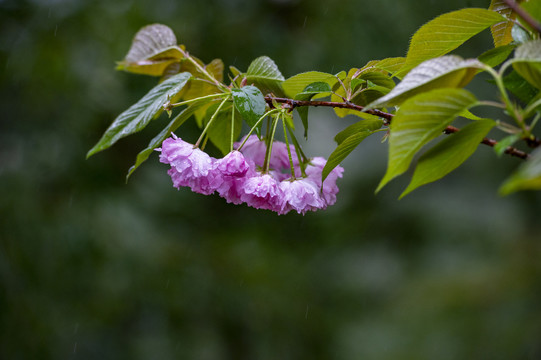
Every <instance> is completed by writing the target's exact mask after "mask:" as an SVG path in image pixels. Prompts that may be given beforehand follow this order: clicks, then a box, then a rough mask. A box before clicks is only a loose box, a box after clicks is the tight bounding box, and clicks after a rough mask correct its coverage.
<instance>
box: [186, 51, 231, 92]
mask: <svg viewBox="0 0 541 360" xmlns="http://www.w3.org/2000/svg"><path fill="white" fill-rule="evenodd" d="M180 51H182V55H184V57H185V58H186V59H188V61H190V62H191V63H192V64H193V65H194V66H195V67H196V68H197V70H199V71H200V72H201V73H203V74H204V75H205V76H206V77H207V78H208V79H209V80H210V81H212V82H213V83H214V85H216V86H217V87H218V88H219V89H221V90H224V91H229V88H228V87H227V86H225V85H224V84H222V83H221V82H219V81H218V80H216V78H215V77H214V76H212V75H211V74H210V73H209V72H208V71H207V69H205V68H204V67H202V66H201V64H199V63H198V62H197V61H196V60H195V59H194V58H193V57H191V56H190V54H189V53H188V52H187V51H184V50H182V49H181V50H180Z"/></svg>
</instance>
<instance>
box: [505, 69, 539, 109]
mask: <svg viewBox="0 0 541 360" xmlns="http://www.w3.org/2000/svg"><path fill="white" fill-rule="evenodd" d="M503 84H504V86H505V88H506V89H507V90H509V91H510V92H511V93H512V94H513V95H515V96H516V97H517V98H518V99H519V100H520V101H522V102H524V103H528V102H530V101H531V100H532V99H533V98H534V97H535V96H536V95H537V93H538V92H539V90H537V89H536V88H534V87H533V86H532V85H530V83H529V82H528V81H526V80H525V79H524V78H523V77H521V76H520V75H519V74H518V72H516V71H511V72H510V73H509V74H508V75H506V76H504V78H503Z"/></svg>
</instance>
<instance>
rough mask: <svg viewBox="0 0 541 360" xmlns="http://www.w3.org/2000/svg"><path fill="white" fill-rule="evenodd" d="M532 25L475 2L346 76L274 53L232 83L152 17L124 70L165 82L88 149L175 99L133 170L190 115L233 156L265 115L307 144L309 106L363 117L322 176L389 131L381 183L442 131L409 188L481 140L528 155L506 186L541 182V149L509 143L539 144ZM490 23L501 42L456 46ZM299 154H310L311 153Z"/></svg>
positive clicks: (234, 75) (534, 1) (447, 167)
mask: <svg viewBox="0 0 541 360" xmlns="http://www.w3.org/2000/svg"><path fill="white" fill-rule="evenodd" d="M521 7H522V8H523V9H524V10H525V11H526V12H527V13H528V14H530V16H531V17H532V18H533V19H538V20H541V0H530V1H523V2H522V3H521ZM534 25H535V24H533V25H532V21H524V20H523V19H522V18H519V17H517V16H516V14H515V12H514V11H512V9H511V7H510V5H509V1H502V0H492V1H491V4H490V7H489V8H488V9H479V8H466V9H462V10H458V11H453V12H450V13H446V14H443V15H441V16H439V17H437V18H435V19H433V20H432V21H429V22H428V23H427V24H425V25H424V26H422V27H421V28H420V29H419V30H418V31H417V32H416V33H415V34H414V35H413V37H412V39H411V43H410V47H409V50H408V53H407V55H406V57H394V58H387V59H383V60H375V61H369V62H368V63H367V64H366V65H365V66H363V67H360V68H353V69H350V70H349V71H347V72H346V71H342V72H340V73H338V74H329V73H324V72H318V71H309V72H305V73H301V74H297V75H294V76H292V77H290V78H288V79H285V78H284V77H283V76H282V74H281V72H280V71H279V69H278V67H277V66H276V64H275V63H274V61H273V60H271V59H270V58H268V57H266V56H263V57H259V58H257V59H255V60H254V61H253V62H252V63H251V64H250V66H249V67H248V69H247V70H246V71H245V72H242V71H240V70H238V69H236V68H234V67H230V68H229V70H230V75H229V85H226V84H225V82H224V78H223V72H224V65H223V63H222V61H221V60H219V59H215V60H213V61H211V62H210V63H209V64H205V63H204V62H202V61H201V60H199V59H197V58H196V57H194V56H191V55H190V54H189V53H188V52H187V51H186V49H185V47H184V46H183V45H178V44H177V40H176V37H175V35H174V34H173V32H172V31H171V29H169V28H168V27H167V26H164V25H160V24H154V25H149V26H147V27H144V28H143V29H141V30H140V31H139V32H138V33H137V35H136V36H135V38H134V40H133V43H132V46H131V48H130V51H129V53H128V54H127V56H126V58H125V59H124V60H123V61H122V62H120V63H119V64H118V69H120V70H125V71H129V72H133V73H139V74H146V75H152V76H158V77H159V78H160V82H159V84H158V85H157V86H156V87H154V88H153V89H152V90H150V91H149V92H148V93H147V94H146V95H145V96H144V97H143V98H142V99H140V100H139V101H138V102H137V103H136V104H134V105H133V106H131V107H130V108H129V109H128V110H126V111H125V112H123V113H122V114H120V115H119V116H118V117H117V118H116V119H115V120H114V122H113V123H112V124H111V126H110V127H109V128H108V129H107V130H106V132H105V133H104V135H103V137H102V138H101V139H100V140H99V141H98V143H97V144H96V145H95V146H94V147H93V148H92V149H91V150H90V151H89V152H88V156H91V155H93V154H95V153H97V152H99V151H101V150H104V149H107V148H108V147H110V146H111V145H113V144H114V143H115V142H116V141H117V140H119V139H120V138H122V137H125V136H128V135H130V134H133V133H135V132H138V131H140V130H142V129H143V128H144V127H145V126H146V125H147V124H148V123H149V122H150V121H152V120H153V119H155V118H157V117H158V116H159V115H160V114H161V113H162V112H164V111H165V112H167V113H168V114H169V117H172V113H173V111H174V110H175V108H177V107H180V108H181V110H180V112H179V113H178V114H176V115H175V116H174V117H172V119H171V121H170V122H169V123H168V124H167V125H166V126H165V127H164V128H163V130H162V131H161V132H160V133H159V134H158V135H156V136H155V137H154V138H153V139H152V140H151V141H150V143H149V144H148V145H147V147H146V148H145V149H143V150H142V151H141V152H140V153H139V154H138V155H137V159H136V161H135V164H134V165H133V167H132V168H131V169H130V171H129V174H128V176H129V175H131V174H132V173H133V171H135V169H137V168H138V167H139V166H140V165H141V164H142V163H143V162H144V161H145V160H146V159H147V158H148V157H149V155H150V154H151V152H152V151H153V149H155V148H157V147H159V146H160V145H161V143H162V142H163V140H165V139H166V138H167V137H168V136H169V135H170V134H171V132H173V131H175V130H176V129H177V128H178V127H179V126H180V125H182V124H183V123H184V122H185V121H186V120H188V119H190V118H192V117H193V118H194V119H195V121H196V122H197V124H198V125H199V126H200V127H201V128H202V129H203V131H202V135H201V138H200V139H199V140H198V141H197V143H196V146H202V147H204V145H205V144H206V142H207V140H210V141H211V142H212V143H213V144H214V145H215V146H216V147H217V148H218V149H219V150H220V151H222V152H223V153H224V154H226V153H228V152H229V151H231V150H232V149H233V143H234V142H235V141H236V140H237V139H238V138H239V137H240V135H241V128H242V125H243V122H244V123H245V124H247V126H248V127H249V128H250V132H256V133H257V134H258V135H259V136H264V135H263V126H262V125H263V124H264V121H265V119H266V120H267V127H266V128H267V133H266V136H267V138H268V137H270V138H272V137H273V136H274V132H275V130H276V125H277V123H278V121H280V120H281V121H282V122H283V125H284V135H285V137H286V140H287V138H288V134H289V135H290V137H291V139H292V141H293V144H294V145H295V146H296V147H298V142H297V140H296V139H295V136H294V133H293V130H294V121H293V116H292V113H293V111H294V110H295V111H296V112H297V113H298V115H299V118H300V120H301V122H302V125H303V127H304V134H305V136H307V132H308V123H309V121H308V109H309V106H330V107H332V108H333V110H334V112H335V113H336V115H337V116H339V117H344V116H346V115H355V116H357V117H359V118H360V120H359V121H358V122H357V123H355V124H353V125H351V126H349V127H347V128H346V129H345V130H343V131H342V132H340V133H339V134H337V135H336V137H335V140H336V142H337V148H336V150H335V151H334V152H333V153H332V154H331V155H330V157H329V160H328V162H327V165H326V167H325V169H324V171H323V178H325V177H326V176H327V175H328V174H329V172H330V171H331V170H332V169H333V168H334V167H335V166H337V165H338V164H339V163H340V162H341V161H343V160H344V158H345V157H346V156H348V155H349V154H350V153H351V151H352V150H353V149H354V148H355V147H356V146H357V145H359V144H360V143H361V142H362V141H363V140H364V139H365V138H367V137H368V136H370V135H372V134H375V133H377V132H380V131H385V132H386V136H388V140H389V159H388V166H387V172H386V173H385V176H384V177H383V179H382V180H381V182H380V184H379V186H378V189H377V190H376V191H379V190H380V189H381V188H382V187H384V186H385V185H386V184H387V183H388V182H389V181H391V180H392V179H393V178H395V177H397V176H399V175H401V174H403V173H404V172H406V171H407V170H408V169H409V168H410V166H411V164H412V162H413V160H414V158H415V157H416V155H418V153H419V152H420V151H421V150H422V149H424V148H425V147H426V145H427V144H428V143H429V142H431V141H432V140H434V139H435V138H437V137H439V136H444V138H443V139H442V140H441V141H439V142H437V144H436V145H434V146H432V147H430V148H429V149H428V150H427V151H425V152H424V153H423V154H422V155H421V156H420V157H419V159H418V161H417V162H416V166H415V171H414V173H413V177H412V180H411V182H410V184H409V186H408V187H407V188H406V189H405V191H404V192H403V193H402V195H401V196H404V195H406V194H408V193H409V192H411V191H412V190H414V189H416V188H417V187H419V186H421V185H424V184H427V183H430V182H432V181H435V180H438V179H440V178H442V177H443V176H445V175H447V174H448V173H449V172H451V171H453V170H454V169H456V168H457V167H458V166H459V165H461V164H462V163H463V162H464V161H465V160H466V159H467V158H469V157H470V156H471V155H472V154H473V153H474V152H475V150H476V149H477V147H478V145H479V144H480V143H485V144H488V145H490V146H493V147H494V149H495V151H496V153H497V154H498V155H501V154H503V153H508V154H511V155H515V156H519V157H522V158H523V159H525V160H526V161H525V162H524V163H523V164H522V165H521V166H520V167H519V169H518V170H517V171H516V172H515V173H514V174H512V175H511V176H510V178H509V179H508V180H507V181H506V182H505V183H504V184H503V185H502V187H501V189H500V193H501V194H509V193H511V192H514V191H517V190H523V189H541V150H533V151H532V153H531V154H530V153H528V152H525V151H522V150H518V149H516V148H515V147H512V146H515V145H514V144H515V143H524V144H526V145H529V146H530V147H532V148H536V147H539V145H541V142H540V141H539V140H538V139H537V138H536V137H535V135H534V132H533V130H534V127H535V125H536V123H537V121H538V119H539V117H541V93H540V89H541V40H540V39H539V32H538V30H537V29H536V27H535V26H534ZM489 28H490V30H491V32H492V37H493V40H494V48H493V49H491V50H489V51H487V52H484V53H483V54H481V55H480V56H479V57H477V58H473V59H463V58H461V57H459V56H457V55H448V54H449V53H450V52H452V51H453V50H455V49H456V48H458V47H459V46H460V45H462V44H463V43H465V42H466V41H468V40H469V39H470V38H472V37H474V36H475V35H477V34H479V33H480V32H482V31H484V30H487V29H489ZM482 72H485V73H488V74H489V75H490V76H491V78H492V81H493V83H494V84H495V89H496V93H497V95H498V96H497V101H486V100H479V99H477V97H476V96H475V95H474V94H472V93H471V92H470V91H468V90H466V89H464V87H465V86H466V85H467V84H468V83H469V82H470V81H471V80H472V79H473V78H474V77H475V76H477V75H478V74H479V73H482ZM479 106H489V107H496V108H498V109H500V110H501V112H502V117H503V120H502V119H499V120H494V119H485V118H479V117H478V116H476V115H474V114H473V113H472V112H471V111H470V110H472V109H473V108H475V107H479ZM458 118H462V119H467V120H468V121H469V122H470V123H469V124H468V125H466V126H464V127H463V128H462V129H460V130H459V131H458V129H457V128H455V127H452V126H451V124H452V123H453V121H455V120H456V119H458ZM496 130H498V131H500V132H502V135H500V136H499V138H500V140H499V142H497V141H495V140H491V139H487V138H486V136H487V135H488V133H489V132H490V131H496ZM444 134H446V135H444ZM449 134H451V135H449ZM521 140H522V142H521ZM298 150H299V151H298V152H297V153H298V154H302V151H301V150H300V149H298ZM301 160H302V161H304V162H306V161H307V158H306V157H305V156H304V154H302V159H301Z"/></svg>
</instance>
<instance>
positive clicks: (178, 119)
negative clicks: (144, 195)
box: [126, 103, 203, 182]
mask: <svg viewBox="0 0 541 360" xmlns="http://www.w3.org/2000/svg"><path fill="white" fill-rule="evenodd" d="M202 105H203V104H202V103H195V104H193V105H191V106H189V107H187V108H185V109H184V110H182V111H181V112H180V113H179V114H178V115H177V116H175V117H174V118H173V120H171V122H170V123H169V124H168V125H167V126H166V127H165V128H164V129H163V130H162V131H160V133H159V134H158V135H156V136H155V137H154V138H152V140H150V142H149V143H148V145H147V147H146V148H145V149H144V150H143V151H141V152H140V153H139V154H137V158H136V159H135V164H134V165H133V166H132V167H131V168H130V170H129V171H128V175H127V176H126V182H127V181H128V179H129V178H130V176H131V175H132V174H133V173H134V172H135V170H137V168H138V167H139V166H140V165H141V164H142V163H143V162H145V161H146V160H147V159H148V157H149V156H150V154H152V153H153V152H154V149H156V148H158V147H160V145H161V144H162V142H163V141H164V140H165V139H167V138H168V137H169V136H171V133H172V132H173V131H175V130H176V129H178V128H179V127H180V126H181V125H182V124H184V123H185V122H186V120H188V119H189V118H190V116H192V115H193V114H194V113H195V112H196V111H197V110H198V109H199V107H201V106H202Z"/></svg>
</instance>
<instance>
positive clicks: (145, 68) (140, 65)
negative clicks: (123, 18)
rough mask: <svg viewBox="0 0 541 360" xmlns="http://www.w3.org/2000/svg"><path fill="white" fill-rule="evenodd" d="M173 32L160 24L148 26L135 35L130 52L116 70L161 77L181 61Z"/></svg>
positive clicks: (179, 49) (180, 52) (180, 54)
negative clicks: (165, 71) (170, 67)
mask: <svg viewBox="0 0 541 360" xmlns="http://www.w3.org/2000/svg"><path fill="white" fill-rule="evenodd" d="M182 57H183V55H182V51H181V48H180V47H179V46H177V39H176V37H175V34H174V33H173V30H171V29H170V28H169V27H167V26H165V25H162V24H153V25H148V26H145V27H144V28H142V29H141V30H139V31H138V32H137V34H135V37H134V39H133V41H132V44H131V47H130V50H129V51H128V54H127V55H126V57H125V58H124V60H122V61H120V62H119V63H118V64H117V70H124V71H128V72H133V73H137V74H144V75H152V76H162V74H163V72H164V70H165V69H166V68H167V67H168V66H170V65H171V64H173V63H175V62H179V61H180V59H182Z"/></svg>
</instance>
